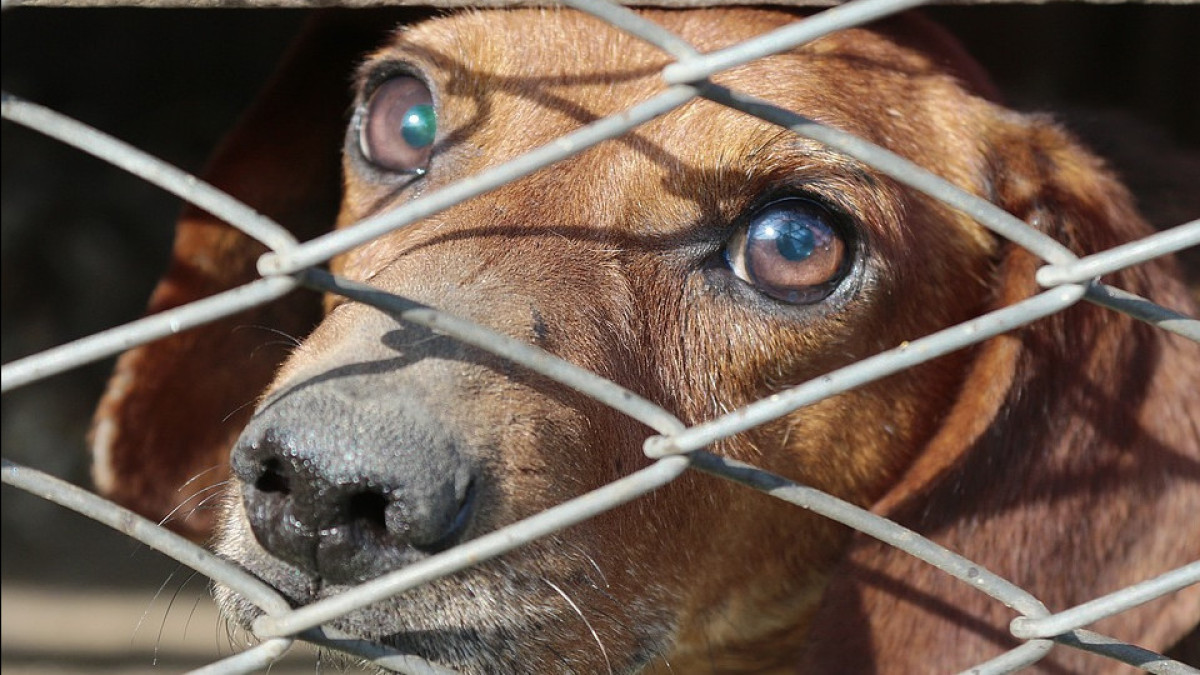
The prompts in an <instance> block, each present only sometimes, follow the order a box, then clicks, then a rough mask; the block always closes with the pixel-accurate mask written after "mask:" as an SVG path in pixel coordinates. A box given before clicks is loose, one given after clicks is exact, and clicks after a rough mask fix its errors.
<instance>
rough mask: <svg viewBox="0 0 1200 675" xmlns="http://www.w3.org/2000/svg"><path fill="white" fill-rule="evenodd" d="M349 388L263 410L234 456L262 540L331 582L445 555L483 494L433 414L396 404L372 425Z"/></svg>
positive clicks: (323, 388)
mask: <svg viewBox="0 0 1200 675" xmlns="http://www.w3.org/2000/svg"><path fill="white" fill-rule="evenodd" d="M356 384H361V383H356ZM341 388H342V385H341V384H340V383H335V384H328V383H326V384H319V385H316V386H313V387H311V388H309V389H307V390H306V391H304V392H303V393H301V394H298V395H296V396H294V397H289V398H288V399H285V400H284V401H281V403H280V404H279V405H275V406H271V407H270V408H268V409H266V410H264V411H263V413H262V414H260V416H259V417H257V418H256V419H255V420H254V421H253V422H252V423H251V425H250V426H249V427H247V429H246V432H245V433H244V434H243V436H242V438H241V440H240V441H239V442H238V445H237V446H236V447H235V449H234V452H233V457H232V464H233V472H234V476H235V477H236V478H237V479H238V481H239V482H240V483H241V493H242V501H243V506H244V508H245V513H246V516H247V519H248V521H249V523H250V527H251V530H252V531H253V533H254V536H255V538H256V539H258V541H259V543H260V544H261V545H262V546H263V548H264V549H265V550H266V551H267V552H269V553H270V554H271V555H274V556H275V557H277V558H279V559H280V560H283V561H286V562H288V563H290V564H291V565H294V566H296V567H298V568H300V569H301V570H302V571H304V572H306V573H308V574H311V575H313V576H315V577H318V578H320V579H321V580H323V581H325V582H327V583H353V582H358V581H362V580H365V579H369V578H372V577H375V576H378V575H379V574H382V573H384V572H387V571H389V570H391V569H394V568H396V567H399V566H401V565H404V564H407V563H409V562H411V561H413V560H414V559H417V558H419V557H421V556H423V555H427V554H431V553H436V552H438V551H441V550H443V549H445V548H448V547H449V546H451V545H453V544H454V543H456V542H457V541H458V540H459V539H460V538H461V536H462V535H463V534H464V533H465V531H466V530H467V528H468V527H469V525H470V521H471V515H472V513H473V511H474V508H473V507H474V503H475V494H476V490H475V484H476V481H475V477H474V475H473V472H472V468H471V463H470V461H469V460H468V459H467V458H466V457H464V456H463V455H462V454H461V453H460V452H459V445H458V444H457V443H456V442H455V441H454V439H453V438H450V437H449V436H447V435H446V434H445V433H444V431H443V430H442V429H440V428H439V427H438V426H437V425H436V423H435V422H432V420H431V418H430V417H429V416H424V415H421V414H419V413H416V412H413V411H409V410H406V409H405V408H404V407H403V406H401V405H397V406H394V408H393V409H390V410H388V412H386V413H385V414H379V413H378V411H376V414H374V415H372V416H371V419H370V420H367V419H365V418H364V417H363V415H361V414H360V413H358V412H357V410H358V409H357V408H356V407H355V406H354V405H352V404H351V402H354V401H358V402H360V403H361V396H360V395H355V394H347V393H346V392H344V391H341V390H340V389H341ZM384 407H386V406H384Z"/></svg>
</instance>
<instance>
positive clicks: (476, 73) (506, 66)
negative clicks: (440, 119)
mask: <svg viewBox="0 0 1200 675" xmlns="http://www.w3.org/2000/svg"><path fill="white" fill-rule="evenodd" d="M643 14H644V15H645V16H646V18H647V19H649V20H651V21H654V22H656V23H659V24H661V25H663V26H664V27H665V28H666V29H668V30H670V31H672V32H674V33H676V34H678V35H679V36H680V37H682V38H683V39H684V40H686V41H687V42H689V43H691V44H693V45H694V46H695V47H696V48H697V49H698V50H699V51H701V52H710V51H715V50H718V49H722V48H725V47H729V46H732V45H734V44H737V43H739V42H742V41H745V40H748V39H751V38H753V37H756V36H759V35H762V34H764V33H767V32H770V31H771V30H774V29H777V28H780V27H782V26H785V25H787V24H789V23H792V22H795V21H796V20H798V19H799V18H800V17H799V16H798V15H797V14H795V13H793V12H789V11H782V10H765V9H750V8H726V9H702V10H691V11H686V12H680V11H654V10H643ZM895 23H896V24H897V25H896V26H891V27H890V28H889V29H887V30H881V31H867V30H861V29H855V30H849V31H843V32H842V33H838V34H834V35H832V36H828V37H825V38H822V39H820V40H818V41H816V42H814V43H812V44H809V45H805V46H803V47H801V48H799V49H797V50H794V51H792V52H789V53H787V54H784V55H777V56H775V57H771V58H767V59H760V60H758V61H755V62H752V63H749V64H746V65H743V66H740V67H737V68H734V69H732V70H731V71H729V72H727V73H722V74H719V75H717V76H715V77H714V78H713V79H714V80H716V81H717V82H725V83H729V84H731V85H736V86H737V87H739V88H740V89H742V90H746V91H748V92H749V93H751V94H755V95H758V96H762V97H764V98H767V99H769V100H773V101H776V102H778V103H781V104H784V105H786V106H788V107H790V108H791V109H793V110H797V111H798V112H802V113H804V114H808V115H813V116H816V117H834V116H837V117H841V118H855V117H862V116H865V115H868V114H869V113H870V112H871V111H872V110H873V109H875V108H877V107H878V106H864V105H862V103H863V100H862V98H859V100H854V101H849V102H848V103H849V105H843V103H847V99H851V98H855V97H856V96H860V95H861V97H869V98H875V96H871V95H870V94H868V93H866V92H865V88H867V87H871V86H883V87H888V86H889V85H894V84H896V83H900V82H903V83H904V86H905V87H907V88H911V89H918V90H919V89H921V88H922V87H921V86H920V85H919V84H918V81H920V80H930V81H948V80H950V79H951V78H950V77H949V76H948V72H950V71H954V72H955V74H959V73H958V72H957V69H956V68H955V67H954V66H953V64H952V63H951V62H952V61H953V59H952V58H950V57H948V56H946V54H945V53H944V51H945V50H944V49H943V48H942V47H941V46H940V44H941V40H940V38H941V37H942V36H940V35H938V34H931V35H925V33H924V31H923V30H921V29H914V26H913V25H911V24H913V23H914V22H911V21H908V22H905V21H897V22H895ZM915 23H920V22H915ZM925 27H926V26H924V24H921V28H922V29H923V28H925ZM913 33H918V34H919V36H918V37H916V38H914V37H913V35H912V34H913ZM897 36H899V39H897ZM914 44H917V45H919V46H920V48H919V49H914V48H913V45H914ZM926 51H928V52H929V53H926ZM671 60H672V59H671V57H670V56H669V55H667V54H665V53H664V52H662V51H660V50H658V49H657V48H655V47H653V46H652V45H649V44H647V43H645V42H643V41H641V40H640V39H638V38H636V37H634V36H632V35H629V34H627V33H625V32H623V31H621V30H619V29H617V28H614V27H612V26H611V25H609V24H607V23H605V22H603V21H600V20H599V19H595V18H593V17H590V16H587V15H584V14H581V13H578V12H575V11H572V10H563V9H540V10H534V9H521V10H490V11H469V12H461V13H457V14H452V15H449V16H445V17H440V18H437V19H432V20H428V21H424V22H420V23H417V24H415V25H411V26H407V27H404V28H402V29H401V30H399V31H397V33H396V34H395V36H394V38H393V40H392V41H391V42H390V44H388V45H385V46H384V47H383V48H382V49H381V50H379V51H378V52H377V53H376V54H375V55H374V56H373V57H372V59H371V62H378V61H400V62H404V63H407V64H410V65H412V66H414V67H416V68H417V69H419V70H420V71H422V74H423V75H424V76H425V77H427V78H428V79H429V80H431V84H432V85H434V87H435V89H437V90H438V91H437V92H436V93H438V94H440V95H441V97H442V98H443V99H444V100H446V101H447V102H449V101H450V99H455V98H457V99H467V98H469V99H473V100H475V101H477V102H487V103H489V104H491V103H498V104H500V105H504V104H505V103H506V102H514V101H513V99H524V100H525V101H526V102H533V103H537V104H538V107H540V108H541V109H543V110H545V111H557V112H559V113H561V114H563V115H566V116H569V117H574V118H576V119H578V120H580V121H583V120H585V119H591V118H593V117H598V116H604V115H611V114H614V113H617V112H620V111H621V110H623V109H626V108H628V107H629V106H630V105H631V104H632V103H634V102H636V101H637V100H641V99H645V98H648V97H649V96H651V95H653V94H654V93H657V92H660V91H662V90H663V89H665V88H666V85H665V83H664V82H663V81H662V79H661V77H660V73H661V69H662V68H663V67H664V66H666V65H667V64H669V63H670V62H671ZM369 68H370V65H369V64H368V69H369ZM906 99H909V100H913V101H916V97H915V96H914V97H906V96H893V95H888V100H889V102H890V103H891V105H892V106H893V107H895V106H902V105H903V104H904V103H905V101H906ZM928 102H929V101H928V100H927V99H926V100H925V101H924V103H925V104H928ZM514 103H515V102H514ZM920 107H921V106H920V105H914V106H913V108H914V111H917V110H919V109H920ZM450 112H453V111H450ZM474 112H475V113H479V112H481V111H478V110H476V111H474ZM473 121H474V122H476V123H479V122H482V121H485V120H483V119H482V116H480V115H475V116H474V117H473ZM874 121H875V120H872V121H871V122H864V125H863V126H874V124H873V122H874Z"/></svg>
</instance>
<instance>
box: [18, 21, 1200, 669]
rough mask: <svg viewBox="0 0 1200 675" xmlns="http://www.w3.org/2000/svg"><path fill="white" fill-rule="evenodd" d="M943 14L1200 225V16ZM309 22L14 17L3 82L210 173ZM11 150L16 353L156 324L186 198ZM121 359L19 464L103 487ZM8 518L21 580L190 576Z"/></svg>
mask: <svg viewBox="0 0 1200 675" xmlns="http://www.w3.org/2000/svg"><path fill="white" fill-rule="evenodd" d="M929 13H930V14H932V15H933V16H934V17H935V18H937V19H939V20H941V21H943V22H944V23H946V24H948V25H949V26H950V27H951V28H952V29H953V30H954V31H955V32H956V33H957V34H958V35H959V36H960V37H961V38H962V39H963V40H964V42H965V43H966V44H967V46H968V49H969V50H970V51H972V52H973V53H974V54H975V55H976V56H977V57H978V58H979V59H980V60H981V61H982V62H983V64H984V65H985V67H987V68H988V69H989V70H990V71H991V72H992V73H993V74H994V75H995V77H996V79H997V81H998V82H999V84H1000V85H1001V87H1002V89H1003V90H1005V92H1006V95H1007V96H1008V97H1009V100H1010V101H1011V102H1012V103H1013V104H1014V105H1015V106H1016V107H1020V108H1025V109H1033V110H1057V111H1060V114H1061V116H1062V117H1063V118H1064V119H1065V120H1066V122H1067V123H1068V125H1069V126H1071V127H1072V128H1074V129H1076V130H1077V131H1079V132H1080V133H1081V134H1083V135H1085V136H1087V137H1088V138H1089V139H1090V142H1091V143H1092V145H1093V146H1094V147H1096V148H1097V149H1098V150H1099V151H1100V152H1101V153H1102V154H1107V155H1109V156H1111V157H1113V158H1114V159H1115V160H1116V161H1117V162H1118V164H1119V168H1120V169H1121V171H1122V173H1123V174H1124V176H1125V178H1126V180H1127V181H1128V182H1129V183H1130V184H1131V185H1133V186H1134V188H1135V190H1136V191H1137V192H1138V193H1139V194H1140V196H1141V199H1142V204H1143V206H1144V207H1145V208H1146V209H1147V210H1148V211H1152V212H1155V213H1157V214H1159V215H1158V220H1159V225H1161V226H1168V225H1175V224H1179V223H1181V222H1183V221H1185V220H1189V219H1194V218H1197V217H1200V161H1198V160H1197V155H1198V153H1200V56H1198V54H1200V6H1195V7H1183V6H1146V5H1134V6H1097V5H1078V4H1056V5H1046V6H984V7H941V8H934V9H932V10H930V11H929ZM305 16H306V13H305V12H304V11H302V10H256V11H250V10H206V11H199V10H147V9H87V10H81V9H72V10H66V9H37V8H18V9H15V10H9V11H6V12H4V13H3V15H2V19H0V20H2V25H0V30H2V37H0V50H2V53H3V58H2V71H3V87H4V90H5V91H7V92H10V93H13V94H16V95H18V96H21V97H23V98H26V99H29V100H32V101H34V102H37V103H42V104H45V105H47V106H49V107H52V108H54V109H56V110H58V111H60V112H64V113H66V114H68V115H71V116H73V117H76V118H78V119H80V120H82V121H84V122H87V123H89V124H92V125H95V126H96V127H98V128H100V129H102V130H104V131H107V132H109V133H111V134H114V135H115V136H117V137H118V138H121V139H123V140H126V141H129V142H131V143H133V144H134V145H136V146H138V147H140V148H142V149H144V150H147V151H149V152H150V153H152V154H155V155H158V156H159V157H162V158H164V159H166V160H167V161H169V162H171V163H173V164H175V165H177V166H180V167H182V168H184V169H186V170H190V171H199V170H200V169H201V167H202V165H203V162H204V158H205V156H206V155H207V153H208V152H209V151H210V150H211V149H212V147H213V146H214V144H215V143H216V142H217V140H218V139H219V138H220V136H221V133H222V131H223V130H225V129H227V128H228V127H229V126H230V125H231V124H232V122H233V121H234V119H235V118H236V116H237V115H238V112H239V111H240V110H241V109H242V108H243V107H244V106H245V105H246V104H247V103H248V102H249V101H250V99H251V98H252V97H253V95H254V93H255V91H256V90H257V89H258V88H259V86H260V85H261V84H262V82H263V81H264V79H265V78H266V77H267V75H268V74H269V73H270V71H271V70H272V67H273V65H274V63H275V60H276V59H277V58H278V56H279V54H280V53H281V51H282V50H283V48H284V46H285V45H286V44H287V42H288V40H289V38H290V36H292V35H293V34H294V33H295V31H296V30H297V28H298V26H299V25H300V24H301V22H302V21H303V20H304V18H305ZM2 141H3V142H2V144H0V149H2V155H0V160H2V166H3V170H2V172H0V179H2V201H0V206H2V225H3V227H2V244H3V260H2V265H0V270H2V275H3V289H2V292H3V311H2V328H3V339H2V343H0V344H2V356H3V361H4V362H6V363H7V362H9V361H11V360H13V359H16V358H19V357H22V356H26V355H29V354H32V353H35V352H37V351H39V350H41V349H45V348H48V347H51V346H55V345H58V344H61V343H63V342H65V341H68V340H71V339H74V338H78V337H81V336H84V335H88V334H90V333H93V332H95V331H98V330H101V329H104V328H108V327H112V326H116V325H119V324H121V323H123V322H125V321H128V320H131V319H134V318H137V317H138V316H139V315H140V313H141V311H142V308H143V306H144V303H145V300H146V298H147V297H148V295H149V292H150V289H151V287H152V285H153V283H154V280H155V279H156V277H157V275H158V274H159V273H160V272H161V270H162V269H163V268H164V266H165V263H166V259H167V251H168V249H169V246H170V240H171V234H172V221H173V219H174V217H175V214H176V212H177V211H178V209H179V204H178V203H177V201H176V200H175V198H173V197H171V196H169V195H167V194H165V193H163V192H161V191H159V190H157V189H156V188H153V187H151V186H149V185H146V184H144V183H142V182H141V181H139V180H137V179H135V178H132V177H130V176H128V175H126V174H125V173H123V172H121V171H119V170H117V169H113V168H111V167H108V166H107V165H105V164H104V163H102V162H100V161H98V160H95V159H93V158H91V157H89V156H86V155H84V154H82V153H79V152H77V151H74V150H71V149H69V148H66V147H65V146H62V145H59V144H58V143H55V142H53V141H50V140H47V139H45V138H43V137H41V136H39V135H37V134H35V133H32V132H29V131H27V130H25V129H23V128H20V127H18V126H17V125H14V124H10V123H8V122H5V123H4V124H3V137H2ZM932 168H935V169H936V167H932ZM1194 259H1195V255H1194V254H1192V257H1191V260H1193V261H1194ZM1190 265H1191V267H1193V268H1195V267H1196V266H1197V265H1196V264H1195V262H1192V263H1190ZM111 365H112V364H111V360H110V361H106V362H104V363H100V364H96V365H93V366H89V367H85V368H81V369H78V370H76V371H73V372H70V373H67V374H64V375H59V376H56V377H53V378H51V379H49V380H46V381H43V382H41V383H37V384H33V385H30V386H26V387H23V388H21V389H18V390H16V391H14V392H10V393H9V394H6V395H5V396H4V398H3V403H2V406H3V407H2V413H3V454H4V457H6V458H8V459H12V460H15V461H18V462H21V463H25V464H28V465H31V466H33V467H36V468H40V469H43V470H46V471H48V472H50V473H52V474H54V475H57V476H60V477H64V478H67V479H69V480H72V481H75V482H79V483H81V484H86V483H87V468H86V463H87V458H86V452H85V446H84V441H83V439H84V435H85V433H86V429H87V425H88V419H89V416H90V414H91V409H92V407H93V406H94V404H95V401H96V399H97V397H98V396H99V393H100V390H101V388H102V386H103V384H104V380H105V378H106V376H107V373H108V371H109V369H110V368H111ZM0 516H2V520H3V540H2V541H3V545H2V551H3V583H4V585H5V587H9V586H10V585H20V584H25V585H28V584H34V585H37V586H39V587H40V586H53V587H60V588H68V589H70V588H82V587H95V586H96V585H98V584H99V585H104V586H109V587H125V588H142V587H157V586H158V585H159V584H162V583H163V581H164V579H167V578H168V576H169V575H170V574H171V572H172V570H174V569H175V567H176V566H175V565H174V564H173V563H169V562H167V561H164V560H162V559H161V558H159V557H158V556H157V555H155V554H153V553H152V552H149V551H147V550H146V549H145V547H143V546H141V545H139V544H136V543H134V542H131V541H129V540H126V539H124V538H122V537H119V536H117V535H114V534H112V533H110V532H108V531H107V530H106V529H105V528H103V527H101V526H98V525H95V524H93V523H90V522H88V521H86V520H84V519H83V518H81V517H78V516H74V515H73V514H69V513H67V512H65V511H64V510H62V509H60V508H59V507H57V506H54V505H50V504H47V503H43V502H41V501H40V500H37V499H35V498H32V497H29V496H28V495H25V494H24V493H21V492H20V491H19V490H16V489H14V488H10V487H5V488H4V490H3V505H2V508H0ZM6 640H7V638H6ZM7 649H8V648H7V647H6V651H7ZM8 665H11V662H9V663H8Z"/></svg>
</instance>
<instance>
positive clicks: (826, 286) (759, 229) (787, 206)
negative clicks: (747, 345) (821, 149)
mask: <svg viewBox="0 0 1200 675" xmlns="http://www.w3.org/2000/svg"><path fill="white" fill-rule="evenodd" d="M835 223H836V217H835V216H834V214H832V213H830V211H829V210H828V209H826V208H825V207H824V206H822V205H820V204H818V203H817V202H815V201H812V200H811V199H801V198H791V199H783V200H780V201H777V202H772V203H770V204H767V205H766V206H765V207H763V208H761V209H760V210H758V211H757V212H756V213H755V214H754V215H753V216H752V217H751V218H750V220H749V222H748V223H747V224H746V226H745V227H742V228H739V229H738V231H737V232H736V233H735V234H734V235H733V237H732V238H730V240H729V244H728V245H727V246H726V248H725V259H726V261H727V262H728V264H729V268H730V269H731V270H733V273H734V274H735V275H737V277H738V278H740V279H742V280H743V281H745V282H747V283H749V284H753V285H754V286H755V287H757V288H758V289H759V290H761V291H762V292H764V293H766V294H767V295H770V296H771V297H773V298H776V299H778V300H782V301H784V302H789V303H794V304H805V303H814V302H818V301H820V300H821V299H823V298H824V297H825V296H827V295H829V293H830V292H831V291H832V290H833V289H834V287H836V286H837V282H838V281H840V280H841V278H842V277H843V276H845V273H846V268H847V265H846V264H845V263H846V250H847V247H846V243H845V241H843V240H842V237H841V236H840V235H839V234H838V230H837V228H836V227H835Z"/></svg>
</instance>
